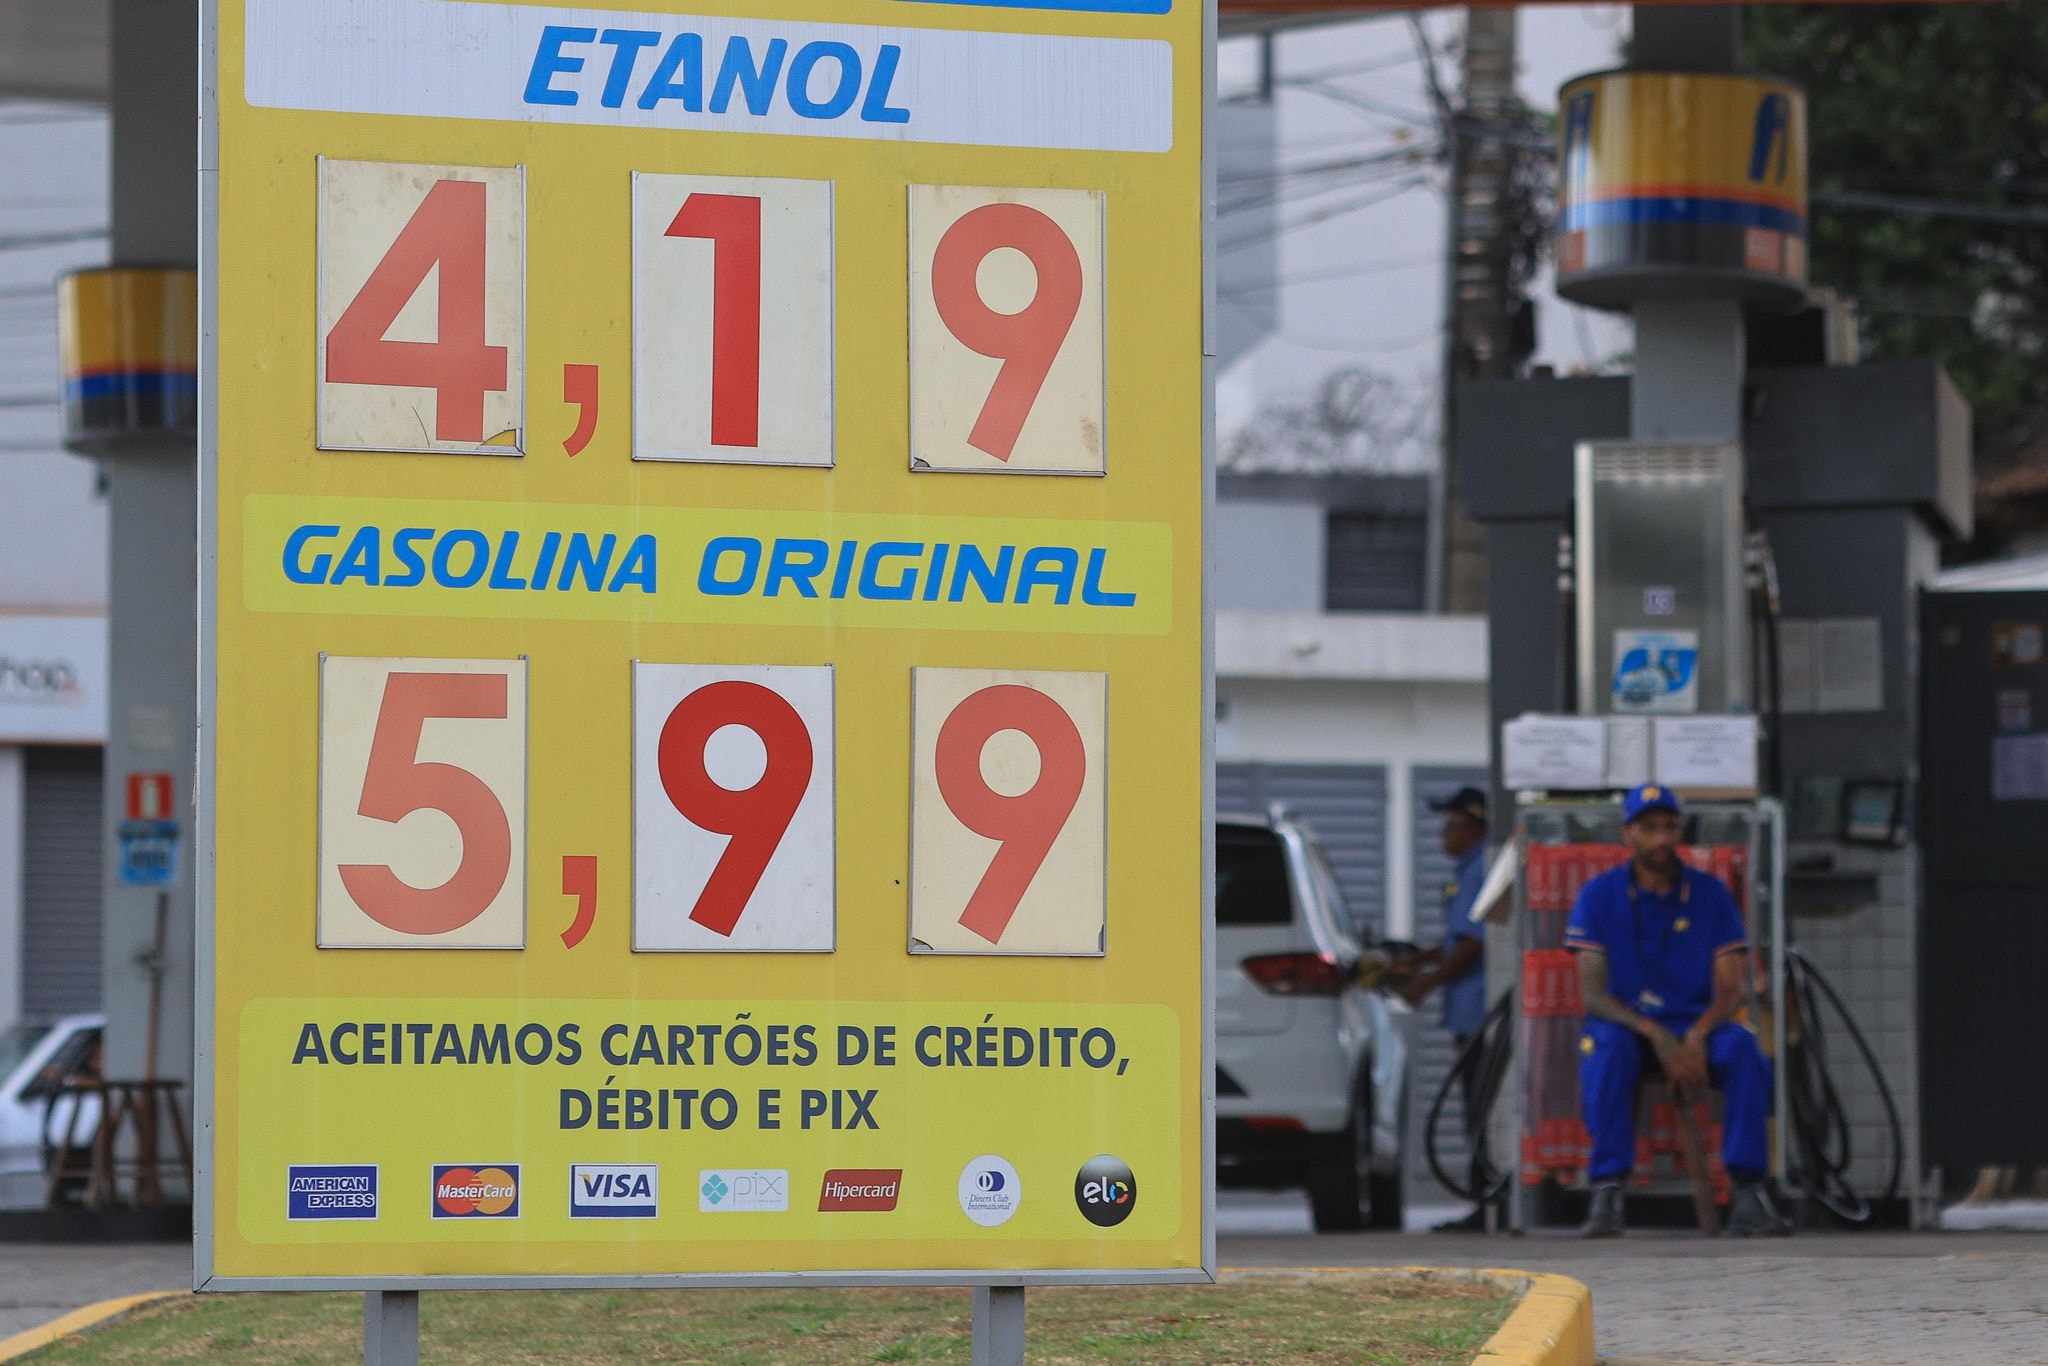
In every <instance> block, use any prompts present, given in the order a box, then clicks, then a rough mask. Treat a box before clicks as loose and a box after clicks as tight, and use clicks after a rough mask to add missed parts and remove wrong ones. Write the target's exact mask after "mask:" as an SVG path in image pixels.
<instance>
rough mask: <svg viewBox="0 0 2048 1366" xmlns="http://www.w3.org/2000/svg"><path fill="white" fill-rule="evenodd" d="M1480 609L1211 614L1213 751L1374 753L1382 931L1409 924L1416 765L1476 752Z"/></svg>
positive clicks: (1479, 738)
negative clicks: (1380, 790)
mask: <svg viewBox="0 0 2048 1366" xmlns="http://www.w3.org/2000/svg"><path fill="white" fill-rule="evenodd" d="M1486 728H1487V704H1486V622H1485V619H1484V618H1481V617H1442V616H1435V617H1432V616H1414V615H1385V616H1381V615H1374V614H1367V613H1358V614H1351V613H1344V614H1307V613H1297V614H1249V613H1229V612H1224V613H1219V614H1218V615H1217V618H1216V758H1217V759H1218V761H1219V762H1226V763H1228V762H1266V763H1311V764H1383V765H1385V766H1386V770H1387V825H1386V830H1387V834H1386V838H1387V844H1386V864H1385V866H1386V879H1387V887H1386V897H1387V903H1386V904H1387V920H1386V926H1387V934H1388V936H1389V937H1390V938H1395V939H1405V938H1412V937H1413V934H1414V929H1415V900H1414V887H1415V875H1414V839H1413V834H1414V828H1415V824H1414V823H1415V796H1414V793H1415V784H1414V771H1415V769H1416V768H1418V767H1431V766H1437V765H1473V766H1483V765H1485V764H1486V762H1487V758H1488V751H1487V729H1486Z"/></svg>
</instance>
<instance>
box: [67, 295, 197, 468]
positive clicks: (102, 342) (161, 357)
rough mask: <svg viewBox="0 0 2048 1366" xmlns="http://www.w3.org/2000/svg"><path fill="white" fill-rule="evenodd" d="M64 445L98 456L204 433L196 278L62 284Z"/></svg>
mask: <svg viewBox="0 0 2048 1366" xmlns="http://www.w3.org/2000/svg"><path fill="white" fill-rule="evenodd" d="M57 347H58V355H59V363H60V367H61V370H62V377H63V386H64V444H65V445H66V446H68V447H70V448H71V449H73V450H80V451H101V450H105V449H107V448H109V447H113V446H119V445H122V444H124V443H128V442H134V441H138V440H150V439H158V440H161V439H163V438H166V437H172V438H175V437H185V438H190V437H193V436H195V435H196V433H197V431H198V425H199V421H198V419H199V278H198V276H197V275H196V274H195V273H194V272H192V271H189V270H145V269H133V268H129V267H113V268H109V269H104V270H81V271H76V272H74V273H72V274H70V275H66V276H64V277H63V278H61V279H60V280H58V282H57Z"/></svg>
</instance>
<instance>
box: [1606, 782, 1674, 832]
mask: <svg viewBox="0 0 2048 1366" xmlns="http://www.w3.org/2000/svg"><path fill="white" fill-rule="evenodd" d="M1645 811H1669V812H1670V813H1671V814H1672V815H1674V816H1683V815H1684V814H1685V808H1684V807H1683V806H1681V805H1680V804H1679V801H1678V794H1677V793H1676V792H1673V791H1672V790H1671V789H1670V788H1668V787H1664V786H1662V785H1660V784H1657V783H1644V784H1643V785H1642V786H1641V787H1639V788H1636V789H1635V790H1634V791H1632V792H1630V793H1629V794H1628V795H1627V796H1626V797H1623V798H1622V799H1621V823H1622V824H1623V825H1633V824H1634V823H1635V820H1636V817H1638V816H1640V815H1642V814H1643V813H1644V812H1645Z"/></svg>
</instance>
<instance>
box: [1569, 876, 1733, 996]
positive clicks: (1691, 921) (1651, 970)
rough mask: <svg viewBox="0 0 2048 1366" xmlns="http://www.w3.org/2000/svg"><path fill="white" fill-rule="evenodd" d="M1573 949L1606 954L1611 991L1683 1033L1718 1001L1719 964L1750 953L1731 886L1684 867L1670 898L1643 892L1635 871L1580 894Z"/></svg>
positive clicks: (1572, 925)
mask: <svg viewBox="0 0 2048 1366" xmlns="http://www.w3.org/2000/svg"><path fill="white" fill-rule="evenodd" d="M1564 942H1565V947H1566V948H1572V949H1598V950H1600V951H1601V952H1602V953H1604V954H1606V955H1607V990H1608V992H1609V994H1611V995H1612V996H1613V997H1614V999H1616V1000H1617V1001H1620V1002H1621V1003H1622V1004H1623V1005H1625V1006H1627V1007H1629V1008H1630V1009H1631V1010H1634V1011H1635V1012H1636V1013H1637V1014H1638V1015H1645V1016H1648V1017H1649V1018H1650V1019H1652V1020H1655V1021H1657V1022H1658V1023H1660V1024H1663V1025H1666V1026H1669V1027H1673V1028H1674V1029H1678V1028H1683V1027H1684V1026H1686V1025H1689V1024H1691V1023H1692V1022H1693V1021H1694V1020H1696V1019H1698V1018H1699V1017H1700V1016H1701V1015H1703V1014H1705V1013H1706V1009H1707V1006H1708V1005H1709V1004H1711V1003H1712V1001H1713V999H1714V962H1715V960H1716V959H1718V958H1719V957H1720V956H1721V955H1722V954H1724V953H1740V952H1741V951H1742V950H1743V949H1745V948H1747V947H1748V946H1749V938H1748V935H1747V934H1745V933H1744V931H1743V928H1742V916H1741V915H1740V914H1739V913H1738V912H1737V911H1736V909H1735V898H1734V897H1733V896H1731V895H1730V894H1729V892H1728V887H1727V884H1725V883H1723V882H1722V881H1721V879H1719V878H1717V877H1715V876H1714V875H1713V874H1711V873H1702V872H1700V871H1698V870H1697V869H1694V868H1691V867H1687V866H1685V865H1684V864H1681V865H1679V876H1678V883H1677V885H1676V886H1675V887H1673V888H1672V890H1671V894H1670V895H1668V896H1659V895H1656V894H1654V893H1651V892H1646V891H1644V890H1643V889H1642V888H1640V887H1638V886H1636V882H1635V877H1634V870H1633V868H1632V867H1631V865H1629V864H1626V863H1624V864H1622V865H1621V866H1620V867H1619V868H1611V869H1609V870H1608V871H1607V872H1604V873H1602V874H1600V876H1598V877H1596V878H1594V879H1593V880H1592V881H1590V882H1588V883H1587V884H1586V885H1585V886H1584V887H1583V888H1581V889H1580V890H1579V899H1578V902H1577V903H1576V904H1575V905H1574V906H1573V907H1572V918H1571V921H1570V922H1569V923H1568V924H1567V925H1566V926H1565V931H1564Z"/></svg>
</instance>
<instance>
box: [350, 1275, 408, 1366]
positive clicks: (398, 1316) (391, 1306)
mask: <svg viewBox="0 0 2048 1366" xmlns="http://www.w3.org/2000/svg"><path fill="white" fill-rule="evenodd" d="M419 1362H420V1292H419V1291H417V1290H366V1291H364V1292H363V1366H419Z"/></svg>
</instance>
